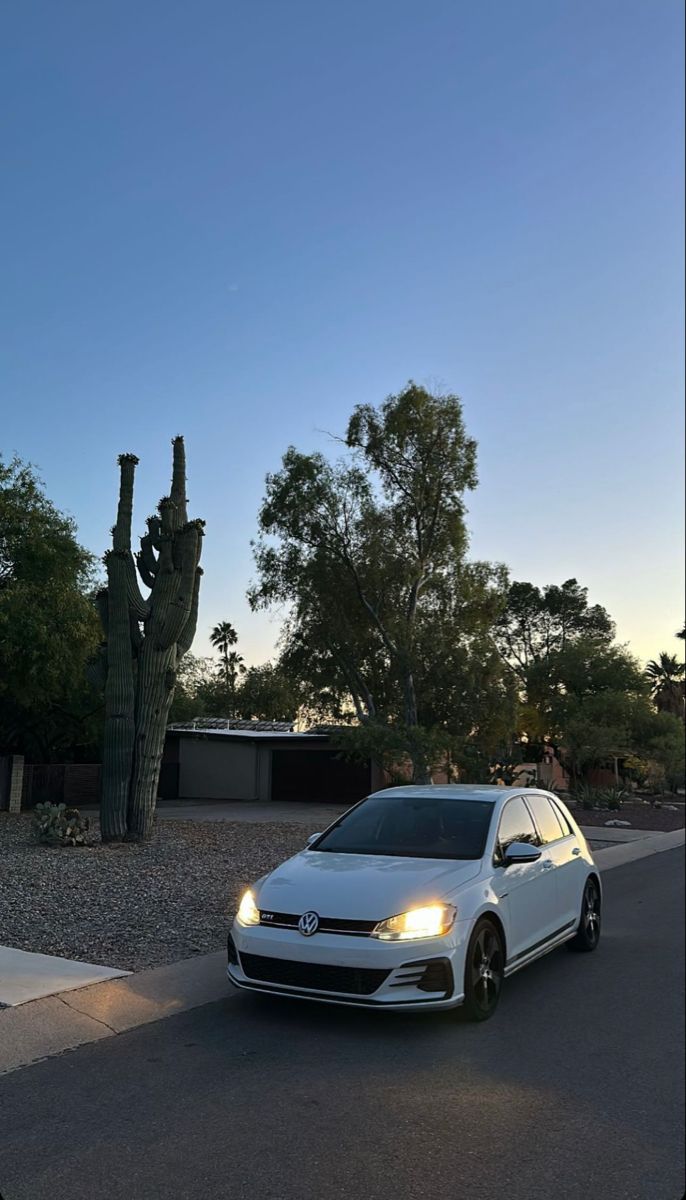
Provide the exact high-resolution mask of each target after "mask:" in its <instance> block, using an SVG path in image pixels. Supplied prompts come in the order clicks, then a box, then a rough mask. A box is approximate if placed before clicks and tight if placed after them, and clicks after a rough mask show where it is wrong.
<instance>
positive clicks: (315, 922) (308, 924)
mask: <svg viewBox="0 0 686 1200" xmlns="http://www.w3.org/2000/svg"><path fill="white" fill-rule="evenodd" d="M318 929H319V916H318V914H317V913H316V912H306V913H303V915H302V916H301V918H300V920H299V921H298V930H299V931H300V933H301V934H302V935H303V937H312V934H313V933H316V932H317V930H318Z"/></svg>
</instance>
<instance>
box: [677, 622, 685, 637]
mask: <svg viewBox="0 0 686 1200" xmlns="http://www.w3.org/2000/svg"><path fill="white" fill-rule="evenodd" d="M676 636H677V637H678V638H681V640H682V642H686V623H685V624H683V625H682V626H681V629H680V630H679V632H678V633H677V635H676Z"/></svg>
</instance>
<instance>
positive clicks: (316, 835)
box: [305, 833, 322, 846]
mask: <svg viewBox="0 0 686 1200" xmlns="http://www.w3.org/2000/svg"><path fill="white" fill-rule="evenodd" d="M321 836H322V835H321V833H311V834H310V836H309V837H308V839H307V841H306V842H305V845H306V846H311V845H312V843H313V842H316V840H317V838H320V837H321Z"/></svg>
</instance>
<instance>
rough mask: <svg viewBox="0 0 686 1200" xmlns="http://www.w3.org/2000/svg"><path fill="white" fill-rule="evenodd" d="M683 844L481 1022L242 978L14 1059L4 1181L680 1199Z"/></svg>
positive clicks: (119, 1199) (113, 1189)
mask: <svg viewBox="0 0 686 1200" xmlns="http://www.w3.org/2000/svg"><path fill="white" fill-rule="evenodd" d="M683 862H684V854H683V851H682V850H670V851H667V852H665V853H662V854H657V855H654V856H653V857H650V858H646V859H643V860H641V861H639V862H634V863H630V864H628V865H627V866H623V867H617V868H615V869H614V870H612V871H610V872H609V873H608V874H607V876H606V878H605V888H606V925H605V936H604V940H603V943H602V947H601V949H600V950H599V951H598V953H597V954H595V955H573V954H569V953H568V952H567V951H566V950H564V949H563V950H561V951H558V952H556V953H554V954H553V955H550V956H548V957H547V958H546V959H544V960H542V961H541V962H539V963H537V964H536V965H534V966H533V967H531V968H530V969H528V970H527V971H524V972H522V973H521V974H520V975H517V976H515V977H514V978H513V979H512V980H510V981H509V982H508V984H507V990H506V993H505V994H504V997H503V1002H502V1005H501V1008H500V1011H499V1012H498V1014H497V1016H496V1018H495V1019H494V1020H493V1021H492V1022H490V1023H489V1024H487V1025H485V1026H481V1027H474V1026H469V1025H465V1024H462V1023H461V1022H460V1021H459V1020H457V1019H456V1018H455V1015H454V1014H450V1013H447V1014H434V1015H432V1016H424V1015H422V1014H420V1015H418V1016H414V1017H413V1016H410V1015H409V1014H405V1015H401V1014H380V1013H371V1014H370V1013H364V1012H355V1011H336V1010H335V1009H330V1008H327V1007H325V1006H317V1005H305V1004H303V1005H300V1004H297V1003H295V1002H288V1001H282V1002H279V1001H277V1000H270V999H269V998H266V997H262V998H260V997H256V996H250V995H243V994H230V995H228V996H227V999H226V1000H225V1001H220V1002H219V1003H216V1004H211V1005H207V1006H206V1007H204V1008H200V1009H195V1010H193V1011H191V1012H187V1013H185V1014H183V1015H180V1016H177V1017H172V1018H169V1019H168V1020H165V1021H161V1022H159V1023H157V1024H155V1025H148V1026H144V1027H142V1028H140V1029H138V1030H135V1031H133V1032H131V1033H128V1034H123V1035H121V1036H120V1037H114V1038H108V1039H107V1040H105V1041H102V1042H96V1043H93V1044H91V1045H88V1046H84V1047H82V1048H81V1049H79V1050H76V1051H74V1052H72V1053H69V1054H65V1055H62V1056H61V1057H58V1058H54V1059H50V1060H48V1061H46V1062H43V1063H38V1064H36V1065H35V1066H32V1067H27V1068H25V1069H23V1070H20V1071H17V1072H15V1073H14V1074H11V1075H8V1076H6V1077H4V1078H3V1079H1V1080H0V1193H1V1194H2V1197H3V1200H48V1198H49V1200H157V1198H158V1197H159V1198H162V1197H164V1198H165V1200H172V1198H173V1200H220V1198H221V1200H225V1198H226V1200H234V1198H235V1200H238V1198H239V1197H241V1198H242V1197H247V1198H250V1200H310V1198H311V1200H315V1198H316V1200H319V1198H322V1200H338V1198H343V1197H345V1198H355V1200H358V1198H360V1200H398V1198H399V1197H403V1198H409V1200H415V1198H416V1200H419V1198H420V1197H421V1198H425V1197H430V1198H431V1200H457V1198H459V1197H469V1200H495V1198H497V1197H501V1196H507V1197H508V1200H551V1198H554V1200H589V1198H590V1197H599V1198H602V1200H678V1198H680V1197H681V1196H682V1194H683V1187H684V1172H683V1021H682V1006H683V984H684V977H683Z"/></svg>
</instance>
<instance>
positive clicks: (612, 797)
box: [573, 783, 628, 812]
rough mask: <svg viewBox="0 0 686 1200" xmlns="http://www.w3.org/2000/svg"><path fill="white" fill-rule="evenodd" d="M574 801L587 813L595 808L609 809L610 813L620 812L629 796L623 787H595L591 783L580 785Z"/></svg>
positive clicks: (576, 790)
mask: <svg viewBox="0 0 686 1200" xmlns="http://www.w3.org/2000/svg"><path fill="white" fill-rule="evenodd" d="M573 794H574V799H575V800H576V802H577V804H578V805H580V807H581V808H583V809H585V810H586V811H587V812H588V811H589V810H591V809H594V808H596V809H597V808H607V809H609V810H610V812H619V810H620V809H621V807H622V804H623V803H624V800H625V798H626V796H627V794H628V793H627V792H626V791H625V789H624V788H621V787H605V788H599V787H593V786H592V785H591V784H590V783H580V784H578V785H577V787H576V788H575V790H574V793H573Z"/></svg>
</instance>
